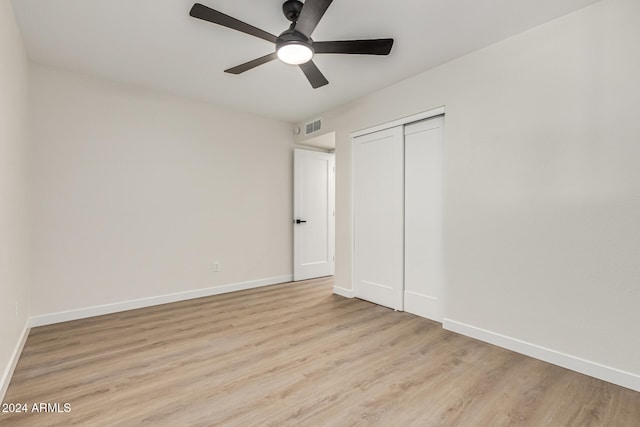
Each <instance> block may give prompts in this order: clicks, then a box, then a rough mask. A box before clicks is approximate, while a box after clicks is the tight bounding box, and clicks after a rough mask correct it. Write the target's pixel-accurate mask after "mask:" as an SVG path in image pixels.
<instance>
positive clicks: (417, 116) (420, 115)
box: [351, 106, 444, 139]
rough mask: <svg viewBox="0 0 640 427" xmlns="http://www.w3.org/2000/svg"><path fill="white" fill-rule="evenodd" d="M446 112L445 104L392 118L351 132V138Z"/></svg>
mask: <svg viewBox="0 0 640 427" xmlns="http://www.w3.org/2000/svg"><path fill="white" fill-rule="evenodd" d="M442 114H444V106H442V107H438V108H433V109H431V110H427V111H423V112H421V113H417V114H413V115H411V116H407V117H403V118H400V119H396V120H392V121H390V122H386V123H382V124H379V125H377V126H373V127H370V128H366V129H361V130H357V131H355V132H351V138H352V139H353V138H355V137H357V136H362V135H366V134H368V133H374V132H378V131H381V130H385V129H389V128H394V127H396V126H402V125H406V124H409V123H413V122H418V121H420V120H424V119H430V118H431V117H435V116H440V115H442Z"/></svg>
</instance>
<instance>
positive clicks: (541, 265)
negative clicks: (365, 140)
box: [322, 0, 640, 389]
mask: <svg viewBox="0 0 640 427" xmlns="http://www.w3.org/2000/svg"><path fill="white" fill-rule="evenodd" d="M639 16H640V2H638V1H637V0H603V1H602V2H600V3H596V4H595V5H593V6H590V7H588V8H585V9H582V10H580V11H578V12H575V13H573V14H571V15H568V16H566V17H563V18H561V19H558V20H555V21H553V22H550V23H548V24H545V25H542V26H540V27H537V28H535V29H532V30H530V31H527V32H525V33H522V34H520V35H518V36H516V37H512V38H510V39H507V40H505V41H503V42H500V43H498V44H495V45H492V46H490V47H488V48H485V49H483V50H481V51H478V52H476V53H473V54H471V55H467V56H465V57H462V58H459V59H458V60H455V61H452V62H450V63H448V64H445V65H443V66H441V67H438V68H436V69H433V70H431V71H427V72H425V73H422V74H419V75H417V76H415V77H413V78H410V79H408V80H405V81H403V82H400V83H398V84H396V85H394V86H391V87H388V88H386V89H383V90H381V91H378V92H376V93H373V94H371V95H370V96H367V97H365V98H362V99H360V100H358V101H356V102H354V103H351V104H349V105H346V106H344V107H341V108H339V109H336V110H333V111H329V112H326V113H323V114H322V117H323V119H324V125H325V129H327V130H330V131H334V130H335V131H336V135H337V147H336V173H337V205H336V215H337V223H336V231H337V240H336V242H337V247H336V261H337V264H336V285H337V286H340V287H342V288H347V289H350V288H351V283H352V277H351V267H352V264H351V234H352V230H351V228H350V227H351V215H352V211H351V192H350V191H351V181H350V180H351V177H350V173H351V172H350V165H351V147H350V132H353V131H355V130H359V129H363V128H367V127H371V126H373V125H377V124H379V123H383V122H386V121H390V120H392V119H396V118H400V117H404V116H408V115H411V114H414V113H417V112H420V111H425V110H429V109H431V108H434V107H438V106H442V105H445V106H446V114H447V118H446V121H445V122H446V125H445V147H446V148H445V159H446V171H445V177H444V178H445V201H444V208H445V228H444V247H445V249H444V257H445V266H444V267H445V275H446V279H445V287H446V294H445V298H446V301H445V302H446V305H445V313H444V315H445V317H446V318H448V319H450V320H451V321H452V322H454V323H456V324H464V325H467V326H470V329H473V330H476V331H479V330H480V329H484V330H486V331H489V332H490V333H492V334H493V335H494V336H497V334H501V335H504V336H506V337H509V338H511V339H513V342H516V341H523V342H525V343H527V344H530V345H532V346H540V347H544V348H546V349H547V350H550V351H551V352H552V353H556V354H565V355H569V356H571V357H572V358H573V360H574V361H577V360H578V359H580V358H582V359H585V360H587V361H589V362H590V363H591V366H599V365H604V366H605V367H608V368H613V369H612V371H615V370H621V371H625V372H626V373H627V374H631V376H627V377H626V378H627V379H628V378H631V381H632V382H633V381H635V383H634V384H631V386H635V387H636V388H638V389H640V226H639V219H640V119H639V118H638V115H639V114H640V84H639V82H640V80H639V77H638V76H640V50H639V49H638V46H639V45H640V25H638V19H637V18H638V17H639ZM432 42H434V43H437V40H434V41H432ZM532 348H533V347H532ZM625 375H626V374H625Z"/></svg>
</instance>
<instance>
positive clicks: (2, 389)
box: [0, 319, 31, 402]
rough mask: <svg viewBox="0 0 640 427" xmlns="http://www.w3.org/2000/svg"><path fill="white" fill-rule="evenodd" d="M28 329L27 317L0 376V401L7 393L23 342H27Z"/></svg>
mask: <svg viewBox="0 0 640 427" xmlns="http://www.w3.org/2000/svg"><path fill="white" fill-rule="evenodd" d="M30 330H31V328H30V327H29V320H28V319H27V321H26V322H25V324H24V329H23V330H22V335H21V336H20V339H19V340H18V342H17V343H16V346H15V348H14V349H13V353H12V354H11V359H9V364H8V365H7V367H6V368H5V370H4V372H3V373H2V377H0V402H3V401H4V396H5V394H6V393H7V389H8V388H9V383H10V382H11V378H12V377H13V371H15V369H16V365H17V364H18V360H19V359H20V355H21V354H22V349H23V348H24V344H25V343H26V342H27V337H28V336H29V331H30Z"/></svg>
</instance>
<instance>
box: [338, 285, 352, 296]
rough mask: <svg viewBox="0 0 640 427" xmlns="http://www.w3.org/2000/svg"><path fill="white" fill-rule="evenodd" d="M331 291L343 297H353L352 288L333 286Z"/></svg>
mask: <svg viewBox="0 0 640 427" xmlns="http://www.w3.org/2000/svg"><path fill="white" fill-rule="evenodd" d="M333 293H334V294H336V295H340V296H342V297H345V298H353V289H347V288H341V287H340V286H334V287H333Z"/></svg>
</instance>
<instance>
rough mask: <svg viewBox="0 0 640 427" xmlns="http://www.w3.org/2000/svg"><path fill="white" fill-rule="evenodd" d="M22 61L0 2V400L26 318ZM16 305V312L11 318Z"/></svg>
mask: <svg viewBox="0 0 640 427" xmlns="http://www.w3.org/2000/svg"><path fill="white" fill-rule="evenodd" d="M27 68H28V63H27V56H26V53H25V50H24V47H23V44H22V39H21V36H20V32H19V30H18V27H17V24H16V20H15V18H14V15H13V9H12V6H11V2H10V1H5V0H2V1H0V400H2V397H3V395H4V391H5V389H6V386H7V385H8V380H9V374H10V373H11V371H12V365H13V362H15V361H16V360H17V359H16V353H17V351H19V349H20V348H21V344H22V338H23V335H24V333H25V331H26V325H27V319H28V315H29V277H28V235H27V233H28V211H27V209H28V206H27V204H28V173H27V164H28V160H27V153H28V105H27V104H28V80H27ZM16 304H18V313H17V315H16Z"/></svg>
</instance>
